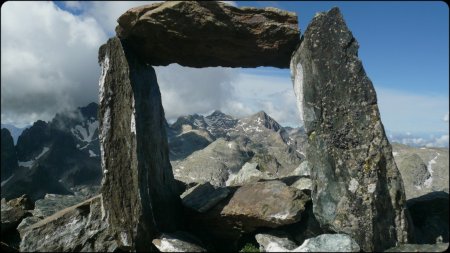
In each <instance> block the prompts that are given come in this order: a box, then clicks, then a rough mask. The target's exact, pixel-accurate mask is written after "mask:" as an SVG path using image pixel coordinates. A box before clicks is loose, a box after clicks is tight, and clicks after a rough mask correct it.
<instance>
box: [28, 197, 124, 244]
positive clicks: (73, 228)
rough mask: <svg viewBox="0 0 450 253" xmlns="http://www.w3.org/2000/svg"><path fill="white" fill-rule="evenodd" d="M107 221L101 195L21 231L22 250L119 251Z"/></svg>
mask: <svg viewBox="0 0 450 253" xmlns="http://www.w3.org/2000/svg"><path fill="white" fill-rule="evenodd" d="M107 220H108V216H107V215H106V213H104V210H103V205H102V196H101V195H97V196H95V197H93V198H91V199H88V200H86V201H84V202H82V203H79V204H77V205H75V206H71V207H68V208H66V209H63V210H61V211H59V212H57V213H55V214H53V215H51V216H49V217H47V218H45V219H43V220H40V221H38V222H37V223H35V224H33V225H31V226H29V227H27V228H25V229H23V230H21V232H20V234H21V238H22V241H21V242H20V251H21V252H30V251H33V252H35V251H43V252H58V251H59V252H67V251H77V252H94V251H95V252H98V251H100V252H101V251H104V252H113V251H115V250H117V249H118V248H117V243H116V242H115V240H114V237H113V236H112V235H111V234H110V232H109V225H108V222H107Z"/></svg>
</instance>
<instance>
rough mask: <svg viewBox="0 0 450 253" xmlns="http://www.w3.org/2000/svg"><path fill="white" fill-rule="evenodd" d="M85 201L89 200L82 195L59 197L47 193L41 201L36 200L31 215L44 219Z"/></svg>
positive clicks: (58, 195)
mask: <svg viewBox="0 0 450 253" xmlns="http://www.w3.org/2000/svg"><path fill="white" fill-rule="evenodd" d="M86 199H89V198H86V197H85V196H83V195H60V194H49V193H47V194H45V197H44V198H43V199H38V200H36V202H35V205H36V207H35V208H34V210H33V215H34V216H36V217H40V218H45V217H48V216H50V215H52V214H54V213H56V212H58V211H60V210H62V209H64V208H67V207H70V206H74V205H76V204H78V203H80V202H83V201H84V200H86Z"/></svg>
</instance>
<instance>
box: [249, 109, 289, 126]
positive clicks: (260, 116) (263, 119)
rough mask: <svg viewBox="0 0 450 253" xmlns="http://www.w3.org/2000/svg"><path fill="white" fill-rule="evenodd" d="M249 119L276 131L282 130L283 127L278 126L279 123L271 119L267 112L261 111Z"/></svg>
mask: <svg viewBox="0 0 450 253" xmlns="http://www.w3.org/2000/svg"><path fill="white" fill-rule="evenodd" d="M249 119H250V120H252V121H254V122H255V123H256V124H257V125H263V126H264V127H265V128H268V129H273V130H274V131H278V130H280V129H281V125H280V124H278V122H277V121H276V120H274V119H273V118H272V117H270V116H269V115H268V114H267V113H266V112H265V111H259V112H257V113H255V114H253V115H252V116H250V117H249Z"/></svg>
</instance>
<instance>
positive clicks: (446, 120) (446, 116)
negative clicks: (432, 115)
mask: <svg viewBox="0 0 450 253" xmlns="http://www.w3.org/2000/svg"><path fill="white" fill-rule="evenodd" d="M442 120H443V121H444V122H447V123H448V112H447V113H446V114H445V115H444V117H442Z"/></svg>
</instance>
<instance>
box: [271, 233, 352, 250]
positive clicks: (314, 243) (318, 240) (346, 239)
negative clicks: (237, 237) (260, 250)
mask: <svg viewBox="0 0 450 253" xmlns="http://www.w3.org/2000/svg"><path fill="white" fill-rule="evenodd" d="M265 249H266V252H359V251H360V248H359V246H358V244H357V243H356V242H355V240H353V239H352V238H351V237H350V236H348V235H346V234H323V235H319V236H317V237H314V238H310V239H307V240H306V241H305V242H304V243H303V244H302V245H300V246H299V247H297V248H295V249H292V250H289V249H287V248H285V247H283V246H282V245H280V244H278V243H277V242H275V241H272V242H270V243H269V244H268V245H267V246H266V248H265Z"/></svg>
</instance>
